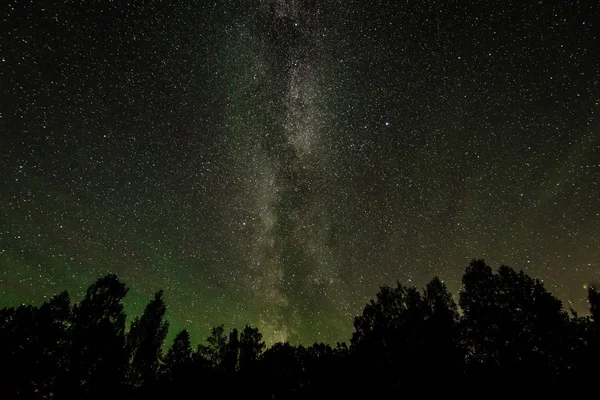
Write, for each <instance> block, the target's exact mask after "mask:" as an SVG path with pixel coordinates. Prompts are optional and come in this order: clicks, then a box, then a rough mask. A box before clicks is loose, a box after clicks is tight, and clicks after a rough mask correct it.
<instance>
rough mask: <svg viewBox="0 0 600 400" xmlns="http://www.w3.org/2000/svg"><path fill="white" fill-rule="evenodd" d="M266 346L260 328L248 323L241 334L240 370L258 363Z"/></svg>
mask: <svg viewBox="0 0 600 400" xmlns="http://www.w3.org/2000/svg"><path fill="white" fill-rule="evenodd" d="M265 347H266V346H265V342H263V340H262V334H261V333H260V332H259V331H258V328H252V327H251V326H249V325H246V326H245V327H244V330H242V334H241V335H240V370H241V371H246V370H248V369H249V368H251V367H252V366H253V365H254V364H256V362H257V361H258V360H259V359H260V357H261V355H262V352H263V351H264V349H265Z"/></svg>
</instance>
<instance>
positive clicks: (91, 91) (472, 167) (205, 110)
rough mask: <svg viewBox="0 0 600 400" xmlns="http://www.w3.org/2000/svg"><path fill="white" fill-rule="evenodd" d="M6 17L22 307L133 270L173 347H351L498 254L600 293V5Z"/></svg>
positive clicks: (379, 5)
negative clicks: (362, 319) (237, 341)
mask: <svg viewBox="0 0 600 400" xmlns="http://www.w3.org/2000/svg"><path fill="white" fill-rule="evenodd" d="M594 3H595V2H594V1H587V2H586V1H558V0H555V1H551V0H539V1H538V0H536V1H529V0H513V1H511V0H502V1H500V0H497V1H493V0H473V1H470V2H466V1H458V0H446V1H441V0H421V1H397V0H374V1H369V2H366V1H362V0H360V1H359V0H345V1H341V0H329V1H325V0H321V1H319V0H279V1H276V2H274V1H267V0H239V1H214V2H213V1H196V2H192V1H183V0H165V1H158V0H146V1H131V2H130V1H109V0H94V1H86V2H80V1H76V0H66V1H57V2H53V1H48V2H47V1H33V0H31V1H25V0H7V1H4V2H2V4H1V5H0V306H12V305H17V304H20V303H36V304H39V303H41V302H42V301H44V300H45V299H47V298H48V297H49V296H51V295H53V294H56V293H58V292H60V291H62V290H65V289H67V290H69V292H70V293H71V296H72V298H73V300H75V301H77V300H79V299H80V298H81V296H82V295H83V293H84V291H85V289H86V288H87V286H88V285H89V284H91V283H92V282H93V281H94V280H96V279H97V278H99V277H101V276H103V275H105V274H106V273H108V272H113V273H117V274H118V275H119V277H120V278H122V279H123V280H124V281H125V282H126V283H127V284H128V286H129V287H130V291H129V294H128V296H127V299H126V308H127V311H128V313H129V314H130V315H136V314H139V313H141V311H142V310H143V308H144V306H145V305H146V304H147V302H148V301H149V300H150V298H151V296H152V294H153V292H155V291H156V290H158V289H160V288H164V289H165V292H166V293H165V297H166V301H167V306H168V308H169V311H168V319H169V320H170V322H171V327H172V328H171V333H170V337H172V336H173V335H174V333H175V332H176V331H177V330H179V329H182V328H188V329H189V330H190V331H191V333H192V339H193V340H194V341H195V342H198V341H200V340H201V339H203V338H204V337H206V336H207V334H208V333H209V329H210V327H212V326H215V325H219V324H225V325H226V327H227V328H231V327H243V325H245V324H246V323H250V324H252V325H254V326H258V327H259V328H260V330H261V331H262V332H263V334H264V336H265V338H266V340H267V342H268V343H273V342H275V341H279V340H288V341H290V342H292V343H304V344H310V343H312V342H314V341H319V342H321V341H324V342H328V343H332V344H334V343H335V342H336V341H347V340H348V339H349V337H350V335H351V332H352V325H351V322H352V319H353V317H354V316H355V315H357V314H359V313H360V312H361V310H362V308H363V307H364V305H365V304H366V302H367V301H368V300H369V299H370V298H372V297H373V296H374V295H375V293H376V292H377V290H378V288H379V286H380V285H384V284H393V283H394V282H395V281H396V280H399V281H400V282H402V283H404V284H409V285H410V284H413V285H416V286H418V287H422V286H423V285H424V284H425V283H426V282H427V281H428V280H429V279H430V278H431V277H433V276H434V275H437V276H439V277H440V278H441V279H443V280H444V281H445V282H446V283H447V285H448V287H449V288H450V290H451V291H453V292H455V293H456V292H457V291H458V290H459V289H460V278H461V275H462V273H463V272H464V269H465V267H466V266H467V265H468V263H469V261H470V260H471V259H473V258H484V259H485V260H486V262H488V263H489V264H491V265H493V266H494V267H498V266H499V265H500V264H506V265H509V266H512V267H514V268H517V269H524V270H525V271H526V272H527V273H529V274H531V275H533V276H535V277H539V278H541V279H543V280H544V282H545V284H546V285H547V287H549V288H550V290H552V291H553V293H555V294H556V295H557V296H558V297H559V298H561V299H562V300H563V301H565V303H566V304H569V303H570V304H571V305H572V307H573V308H574V309H576V310H579V311H583V310H585V309H586V302H585V295H586V293H585V291H584V290H583V285H584V284H586V283H590V282H596V281H600V120H599V118H598V116H599V114H600V87H599V80H600V40H599V37H598V34H597V32H599V31H600V29H598V28H599V25H600V6H599V5H598V4H594Z"/></svg>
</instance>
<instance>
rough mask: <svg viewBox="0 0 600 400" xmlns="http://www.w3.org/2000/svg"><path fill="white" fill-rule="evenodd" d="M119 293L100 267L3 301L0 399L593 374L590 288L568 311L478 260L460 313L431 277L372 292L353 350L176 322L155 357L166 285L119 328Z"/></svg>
mask: <svg viewBox="0 0 600 400" xmlns="http://www.w3.org/2000/svg"><path fill="white" fill-rule="evenodd" d="M126 293H127V288H126V286H125V285H124V284H123V283H122V282H120V281H119V280H118V278H117V277H116V276H115V275H108V276H106V277H103V278H101V279H99V280H98V281H96V282H95V283H94V284H92V285H91V286H90V287H89V288H88V290H87V292H86V295H85V297H84V298H83V300H82V301H81V302H80V303H79V304H76V305H75V306H74V307H73V308H71V305H70V299H69V295H68V293H67V292H63V293H61V294H59V295H57V296H55V297H53V298H52V299H50V300H49V301H47V302H45V303H43V304H42V305H41V306H40V307H34V306H26V305H22V306H20V307H17V308H4V309H1V310H0V360H1V361H2V362H1V363H0V368H1V370H0V378H1V379H2V381H1V382H0V398H3V399H4V398H6V399H38V398H45V399H50V398H52V399H59V400H60V399H95V398H98V399H100V398H102V399H104V398H113V399H114V398H117V399H118V398H143V399H154V398H156V399H164V398H166V397H174V398H180V397H181V398H184V397H189V394H190V393H193V392H194V391H199V390H200V389H201V391H202V395H204V396H205V397H217V396H218V397H223V398H236V397H240V396H252V397H256V398H270V399H300V398H314V399H318V398H327V399H330V398H348V399H350V398H356V399H358V398H361V399H362V398H365V397H367V398H371V397H373V398H377V397H389V398H394V397H401V396H405V397H408V396H412V395H418V396H419V397H420V398H441V397H461V398H473V399H480V398H523V399H525V398H543V397H547V398H557V397H560V398H575V397H583V396H590V395H594V394H595V393H596V387H595V379H596V377H597V375H598V373H600V369H599V365H598V361H597V360H598V358H599V357H600V322H599V321H600V294H599V293H598V291H597V290H596V289H595V287H593V286H590V287H589V288H588V301H589V304H590V313H591V315H590V316H579V315H577V313H575V312H574V311H571V314H570V315H569V314H567V313H566V312H565V311H564V310H563V309H562V303H561V302H560V301H559V300H558V299H556V298H555V297H554V296H552V294H551V293H550V292H548V290H547V289H546V288H545V287H544V285H543V284H542V282H540V281H539V280H536V279H532V278H530V277H529V276H528V275H526V274H525V273H524V272H522V271H520V272H516V271H515V270H513V269H511V268H509V267H506V266H501V267H500V268H499V269H498V271H497V272H494V271H492V269H491V267H489V266H488V265H486V264H485V262H484V261H483V260H473V261H472V262H471V263H470V265H469V266H468V267H467V269H466V271H465V274H464V276H463V289H462V290H461V292H460V293H459V298H460V301H459V304H460V310H461V313H460V315H459V308H458V306H457V305H456V303H455V302H454V300H453V297H452V296H451V295H450V293H449V292H448V290H447V288H446V286H445V285H444V283H443V282H442V281H441V280H440V279H438V278H433V279H432V280H431V281H430V282H429V283H427V285H426V287H425V288H424V290H423V291H422V292H420V291H418V290H417V289H415V288H414V287H407V286H404V285H402V284H400V283H397V285H396V287H393V288H392V287H388V286H383V287H381V288H380V290H379V292H378V293H377V295H376V297H375V299H373V300H372V301H370V303H369V304H367V305H366V306H365V308H364V310H363V312H362V314H361V315H360V316H358V317H356V318H355V320H354V332H353V335H352V339H351V345H350V348H348V347H347V346H346V345H345V344H339V343H338V345H337V346H336V347H335V348H332V347H331V346H329V345H327V344H324V343H315V344H313V345H312V346H310V347H307V348H305V347H303V346H302V345H298V346H293V345H291V344H289V343H276V344H274V345H273V346H272V347H271V348H269V349H267V350H266V351H265V347H266V346H265V344H264V342H263V340H262V335H261V334H260V332H259V330H258V329H257V328H252V327H250V326H248V325H246V326H245V327H244V329H243V330H242V331H241V333H240V332H238V330H237V329H233V330H232V331H231V332H230V333H229V334H226V333H225V329H224V327H223V325H220V326H217V327H215V328H213V329H212V331H211V334H210V336H209V337H208V338H207V340H206V344H201V345H199V346H198V347H197V351H195V352H192V347H191V343H190V335H189V333H188V331H187V330H182V331H181V332H179V333H178V334H177V336H176V337H175V340H174V341H173V344H172V346H171V347H170V349H169V351H168V352H167V354H166V357H165V358H164V360H161V355H162V345H163V342H164V339H165V336H166V334H167V329H168V323H167V322H166V321H164V315H165V312H166V306H165V303H164V300H163V292H162V291H159V292H157V293H156V294H155V296H154V298H153V299H152V301H150V303H149V304H148V305H147V307H146V309H145V311H144V314H143V315H142V316H140V317H138V318H135V319H134V321H133V323H132V324H131V329H130V331H129V333H128V334H127V335H126V334H125V313H124V312H123V304H122V300H123V298H124V296H125V295H126ZM161 361H163V362H162V363H161ZM574 382H578V383H577V384H574Z"/></svg>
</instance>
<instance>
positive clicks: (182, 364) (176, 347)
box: [163, 329, 192, 378]
mask: <svg viewBox="0 0 600 400" xmlns="http://www.w3.org/2000/svg"><path fill="white" fill-rule="evenodd" d="M191 363H192V346H191V344H190V334H189V332H188V331H187V330H185V329H183V330H181V331H180V332H179V333H178V334H177V336H175V339H173V344H172V345H171V348H170V349H169V351H168V352H167V355H166V357H165V361H164V365H163V371H164V372H165V374H166V375H167V377H168V378H173V377H174V376H176V375H177V374H178V373H180V372H179V371H182V370H183V369H185V368H189V366H190V365H191Z"/></svg>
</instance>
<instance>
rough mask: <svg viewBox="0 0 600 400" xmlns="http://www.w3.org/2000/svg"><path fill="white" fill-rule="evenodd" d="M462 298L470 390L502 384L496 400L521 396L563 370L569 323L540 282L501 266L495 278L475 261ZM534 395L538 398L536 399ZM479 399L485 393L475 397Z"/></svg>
mask: <svg viewBox="0 0 600 400" xmlns="http://www.w3.org/2000/svg"><path fill="white" fill-rule="evenodd" d="M463 286H464V289H463V291H462V292H461V293H460V306H461V308H462V310H463V315H464V318H463V338H464V341H465V344H466V346H467V347H468V354H469V358H468V363H469V366H470V368H471V370H472V374H473V382H471V385H470V386H471V387H474V388H477V384H476V382H478V383H479V384H480V389H479V390H480V391H481V390H484V389H481V388H482V387H490V386H489V385H490V384H491V383H492V382H491V381H490V379H501V380H504V381H505V382H506V384H504V385H503V386H502V388H501V390H499V391H496V394H497V395H499V396H500V395H503V396H506V395H508V396H516V395H522V394H523V390H524V388H525V387H529V388H532V387H534V386H536V385H543V386H544V387H545V388H548V387H551V386H552V385H553V384H554V383H556V382H558V378H559V377H560V376H561V373H562V372H563V371H561V368H565V367H567V363H566V353H567V352H568V348H569V344H568V341H567V340H566V338H565V337H566V335H565V333H566V332H567V329H568V317H567V314H566V313H565V312H564V311H563V310H562V303H561V302H560V301H559V300H558V299H556V298H555V297H554V296H552V294H550V293H549V292H548V291H547V290H546V289H545V287H544V285H543V284H542V282H540V281H539V280H534V279H532V278H530V277H529V276H527V275H526V274H525V273H524V272H523V271H520V272H516V271H514V270H513V269H512V268H509V267H506V266H501V267H500V268H499V269H498V273H497V274H494V273H493V272H492V270H491V268H490V267H489V266H488V265H486V264H485V262H484V261H483V260H474V261H472V262H471V264H470V266H469V267H468V268H467V270H466V272H465V275H464V276H463ZM540 394H541V393H540V391H539V390H538V391H537V395H540ZM479 395H483V393H481V392H479Z"/></svg>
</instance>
